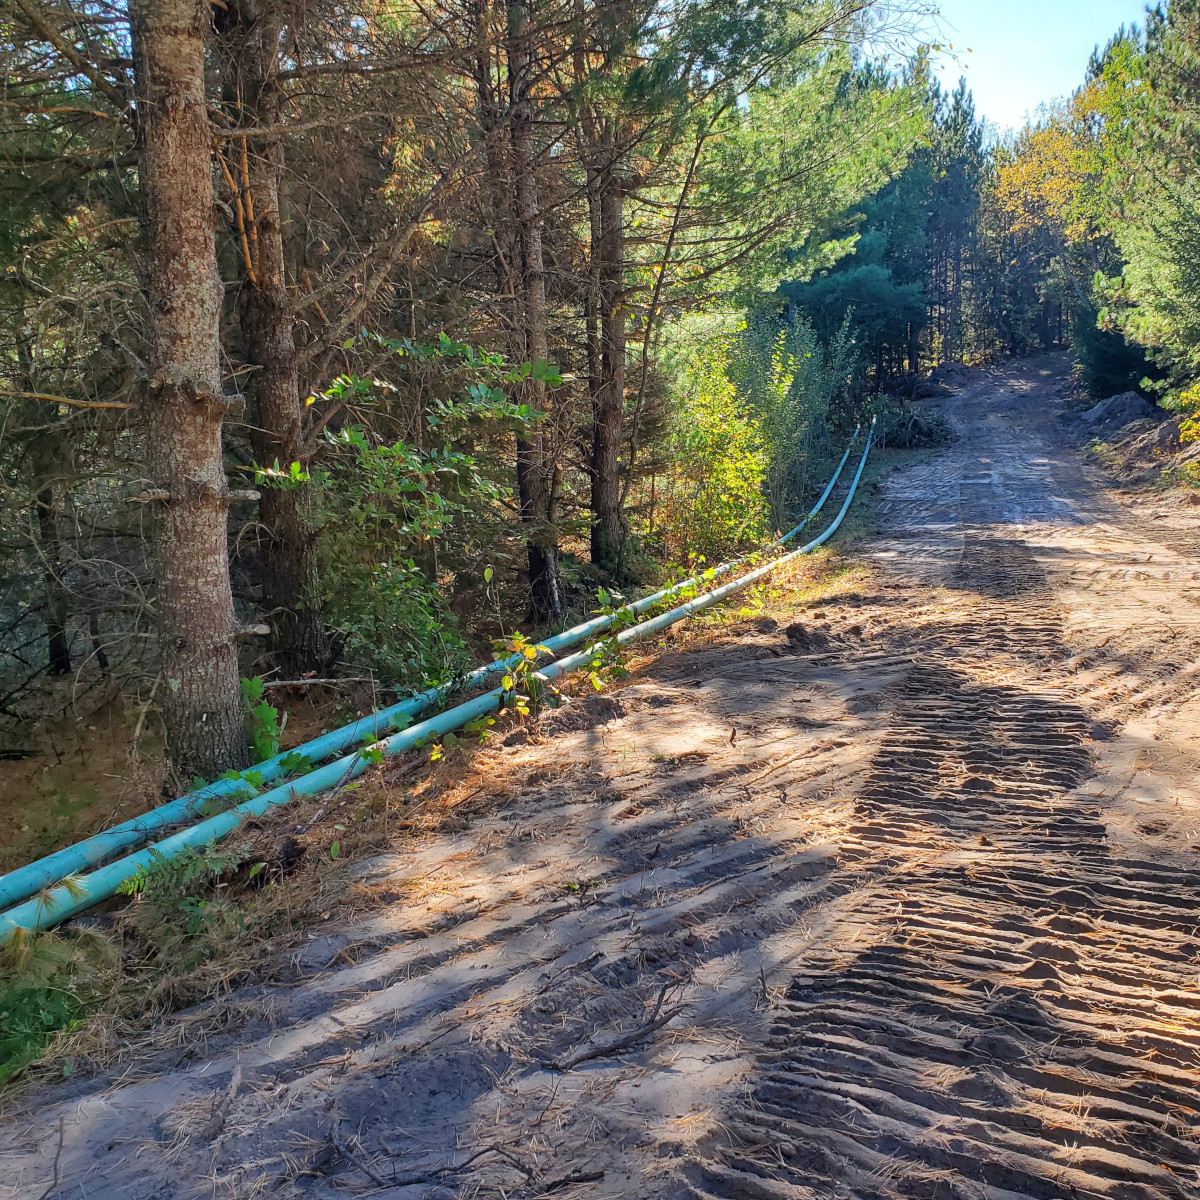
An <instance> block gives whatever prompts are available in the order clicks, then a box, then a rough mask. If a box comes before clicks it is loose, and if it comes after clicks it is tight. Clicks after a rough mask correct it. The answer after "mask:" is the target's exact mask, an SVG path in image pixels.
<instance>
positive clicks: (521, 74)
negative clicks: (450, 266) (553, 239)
mask: <svg viewBox="0 0 1200 1200" xmlns="http://www.w3.org/2000/svg"><path fill="white" fill-rule="evenodd" d="M508 34H509V46H508V67H509V79H510V88H511V104H510V108H509V135H510V139H511V143H512V162H513V198H514V200H515V209H516V223H517V229H518V232H519V235H520V250H521V265H522V272H521V292H522V298H523V300H524V309H525V312H524V317H525V320H524V342H525V354H526V356H527V357H528V358H529V359H530V360H531V361H534V362H537V361H539V360H547V359H548V358H549V356H550V342H549V333H548V317H547V306H546V267H545V259H544V255H543V252H542V214H541V211H540V209H539V205H538V182H537V174H536V166H535V164H534V156H533V116H532V111H531V104H530V86H529V73H530V67H531V65H532V59H533V55H532V45H531V43H532V32H531V23H530V20H529V11H528V9H527V7H526V6H525V5H524V4H510V5H509V6H508ZM526 396H527V400H528V403H529V404H531V405H532V406H533V407H534V408H535V409H537V411H538V412H542V413H544V412H545V411H546V385H545V383H544V382H542V381H541V380H538V379H533V378H530V379H529V380H527V381H526ZM554 477H555V462H554V455H553V450H552V447H551V445H550V434H549V431H548V430H547V429H546V426H545V422H544V421H543V422H541V423H540V424H539V425H538V426H537V427H536V429H535V430H534V431H533V432H530V433H528V434H526V435H524V436H521V437H518V438H517V494H518V501H519V508H520V516H521V521H522V523H523V524H524V525H525V527H526V537H525V550H526V557H527V561H528V564H529V617H530V620H532V621H536V622H538V623H546V622H548V621H553V620H555V619H557V618H558V617H560V616H561V615H562V611H563V603H562V588H561V585H560V582H559V575H558V539H557V532H556V530H555V516H556V514H555V511H554V510H555V487H554Z"/></svg>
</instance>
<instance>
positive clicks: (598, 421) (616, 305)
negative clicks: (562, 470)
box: [591, 166, 628, 575]
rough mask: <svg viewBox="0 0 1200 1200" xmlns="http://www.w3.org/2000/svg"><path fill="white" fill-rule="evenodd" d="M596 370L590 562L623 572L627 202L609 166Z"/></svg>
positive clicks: (602, 202) (603, 191)
mask: <svg viewBox="0 0 1200 1200" xmlns="http://www.w3.org/2000/svg"><path fill="white" fill-rule="evenodd" d="M598 192H599V196H598V199H599V208H600V222H599V224H600V240H599V242H598V244H595V245H593V248H592V253H593V255H594V256H595V257H596V258H597V260H598V265H599V271H598V274H599V288H598V292H599V295H598V301H599V310H600V311H599V318H600V320H599V325H600V331H599V332H600V364H599V366H600V370H599V377H598V380H597V385H598V386H596V387H595V388H594V389H593V391H592V461H591V485H592V486H591V508H592V529H591V552H592V562H593V563H595V564H596V565H597V566H598V567H602V568H603V569H604V570H605V571H608V572H610V573H611V574H613V575H621V574H622V573H623V570H624V565H625V564H624V557H625V542H626V537H627V533H628V531H627V528H626V524H625V520H624V514H623V512H622V511H621V479H620V466H621V424H622V417H623V415H624V409H625V305H624V293H625V196H624V193H623V192H622V190H621V182H620V179H619V177H618V176H617V175H616V173H615V172H614V171H613V170H612V168H611V166H610V167H607V168H606V169H604V170H603V171H602V172H601V173H600V179H599V188H598Z"/></svg>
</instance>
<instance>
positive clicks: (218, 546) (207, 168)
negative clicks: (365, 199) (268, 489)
mask: <svg viewBox="0 0 1200 1200" xmlns="http://www.w3.org/2000/svg"><path fill="white" fill-rule="evenodd" d="M130 20H131V26H132V32H133V51H134V53H133V58H134V73H135V80H136V86H137V119H138V150H139V174H140V177H141V189H142V198H143V202H144V206H145V211H144V216H143V222H144V230H143V234H144V251H145V259H146V274H147V282H148V289H149V302H150V314H151V320H152V327H153V328H152V336H153V348H152V356H151V366H152V375H151V378H150V380H149V382H148V384H147V386H146V390H145V396H144V400H143V405H142V409H143V417H144V421H145V427H146V436H147V444H148V453H149V467H150V474H151V477H152V480H153V484H154V487H155V488H156V489H158V491H159V493H160V494H161V495H163V496H165V497H166V498H165V499H162V500H160V501H159V502H157V503H156V504H155V508H156V509H157V511H158V519H157V521H156V530H155V553H156V559H157V564H156V565H157V574H158V586H157V591H156V595H155V606H156V610H157V617H158V630H159V642H160V648H161V655H162V665H161V670H162V685H161V687H160V688H159V696H160V697H161V700H162V707H163V716H164V720H165V724H166V734H167V753H168V756H169V758H170V762H171V764H172V766H173V768H174V769H175V771H176V772H177V773H178V774H179V775H180V776H181V777H182V778H185V779H190V778H192V777H193V776H197V775H199V776H202V777H204V778H206V779H212V778H215V777H216V776H218V775H219V774H220V773H221V772H222V771H225V770H227V769H229V768H235V767H241V766H244V765H245V764H246V762H247V752H246V738H245V730H244V724H243V718H242V705H241V695H240V691H239V685H238V661H237V650H236V643H235V637H236V632H237V631H236V624H235V620H234V612H233V595H232V591H231V588H230V580H229V546H228V534H227V524H228V522H227V513H228V508H229V497H228V486H227V483H226V479H225V469H224V463H223V461H222V454H221V422H222V420H223V419H224V416H225V413H226V411H227V409H228V403H229V402H228V400H227V399H226V398H225V397H223V396H222V394H221V368H220V314H221V280H220V276H219V275H218V273H217V260H216V248H215V232H214V225H213V219H214V218H213V213H214V208H213V188H212V173H211V172H212V166H211V163H212V148H211V131H210V127H209V121H208V111H207V103H206V96H205V87H204V31H205V28H206V26H207V24H208V22H209V7H208V5H207V3H199V2H198V0H135V2H133V3H131V4H130Z"/></svg>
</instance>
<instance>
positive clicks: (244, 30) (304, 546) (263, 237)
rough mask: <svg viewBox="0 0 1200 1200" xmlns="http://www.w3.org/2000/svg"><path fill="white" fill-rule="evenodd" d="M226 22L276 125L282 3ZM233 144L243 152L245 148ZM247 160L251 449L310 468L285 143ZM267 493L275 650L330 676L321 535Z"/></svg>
mask: <svg viewBox="0 0 1200 1200" xmlns="http://www.w3.org/2000/svg"><path fill="white" fill-rule="evenodd" d="M220 23H221V27H222V31H223V32H224V31H226V30H227V31H228V33H229V35H230V42H231V54H230V59H231V68H232V74H233V76H234V77H233V78H232V79H231V80H230V81H229V84H230V85H231V86H230V87H227V89H226V91H227V95H228V94H229V93H232V96H231V98H233V99H237V98H239V97H240V102H241V107H242V112H243V114H244V117H245V119H246V123H247V124H249V125H252V126H256V127H258V128H264V127H275V126H278V125H279V124H280V123H281V121H282V115H283V114H282V112H281V106H280V94H279V79H278V75H279V49H280V37H281V35H282V31H283V30H282V21H281V20H280V18H279V12H278V5H276V4H273V3H271V2H270V0H268V2H266V3H260V2H258V0H241V2H240V3H236V4H231V5H230V7H229V9H228V11H227V12H226V13H223V14H220ZM230 144H231V147H233V148H234V152H235V153H236V154H237V155H238V156H240V155H241V153H242V147H241V145H240V143H239V142H237V141H236V140H235V141H233V142H231V143H230ZM245 161H246V163H247V175H248V176H249V179H248V183H249V192H250V196H251V197H252V200H253V207H252V211H253V214H254V218H253V228H252V230H251V231H250V232H251V233H252V234H253V236H252V237H250V238H249V239H248V240H249V245H250V246H251V248H252V257H253V272H252V274H251V272H250V270H249V264H247V263H246V262H244V261H243V263H242V274H243V279H242V290H241V321H242V331H243V333H244V335H245V338H246V351H247V354H248V356H249V358H250V360H251V362H253V363H254V365H255V366H257V367H258V368H259V369H258V370H256V371H255V372H254V374H253V375H252V376H251V382H250V393H251V399H252V402H253V407H252V419H251V421H250V444H251V448H252V449H253V451H254V457H255V460H256V461H257V462H258V463H259V464H260V465H261V466H265V467H270V466H272V465H273V464H275V463H276V462H278V463H279V464H280V465H281V466H283V467H284V468H285V469H286V468H287V466H288V464H289V463H292V462H300V463H301V465H302V466H307V465H308V458H309V457H310V456H309V455H307V454H306V452H305V451H303V450H302V449H301V445H300V442H301V438H300V420H301V413H302V411H303V410H302V405H301V396H300V375H299V368H298V363H297V355H296V342H295V337H294V332H293V330H294V323H293V316H292V304H291V300H290V297H289V296H288V290H287V273H286V267H285V259H284V249H283V222H282V219H281V216H280V186H279V184H280V177H281V175H282V171H283V146H282V143H281V142H280V140H279V139H278V138H270V139H267V140H260V141H258V142H256V143H255V145H254V147H253V148H252V149H249V150H248V151H247V153H246V160H245ZM249 211H250V209H249V208H248V209H247V212H249ZM261 491H262V496H261V499H260V501H259V518H260V523H261V533H260V538H259V546H258V558H259V572H260V576H261V579H262V587H263V608H264V609H265V610H266V617H267V620H268V621H269V622H270V625H271V631H272V640H271V644H272V649H273V651H274V653H275V656H276V659H277V661H278V663H279V665H280V667H281V668H282V669H283V670H284V671H285V673H287V674H289V675H301V674H303V673H304V672H306V671H324V670H325V669H326V668H327V667H328V666H329V659H330V653H331V651H330V645H329V641H328V638H327V636H326V633H325V628H324V625H323V623H322V621H321V615H320V608H319V590H318V589H319V579H318V575H317V549H316V538H315V537H314V535H313V533H312V531H311V530H310V528H309V527H308V524H307V522H306V521H305V518H304V512H303V508H302V498H303V493H302V491H301V490H300V489H298V488H280V487H272V486H270V484H269V483H267V484H266V485H265V486H263V487H262V489H261Z"/></svg>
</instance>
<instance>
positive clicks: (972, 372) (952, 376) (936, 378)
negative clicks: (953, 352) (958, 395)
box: [928, 362, 980, 390]
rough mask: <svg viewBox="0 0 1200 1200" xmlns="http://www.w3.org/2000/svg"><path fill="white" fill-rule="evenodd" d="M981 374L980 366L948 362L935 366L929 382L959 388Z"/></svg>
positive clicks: (972, 381)
mask: <svg viewBox="0 0 1200 1200" xmlns="http://www.w3.org/2000/svg"><path fill="white" fill-rule="evenodd" d="M979 376H980V371H979V368H978V367H968V366H966V365H965V364H963V363H954V362H947V363H942V364H941V366H938V367H934V368H933V370H932V371H930V373H929V380H928V382H929V383H931V384H933V385H934V386H935V387H936V386H940V387H948V388H953V389H955V390H957V389H958V388H962V387H966V386H967V384H968V383H974V382H975V381H976V380H977V379H978V378H979Z"/></svg>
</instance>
